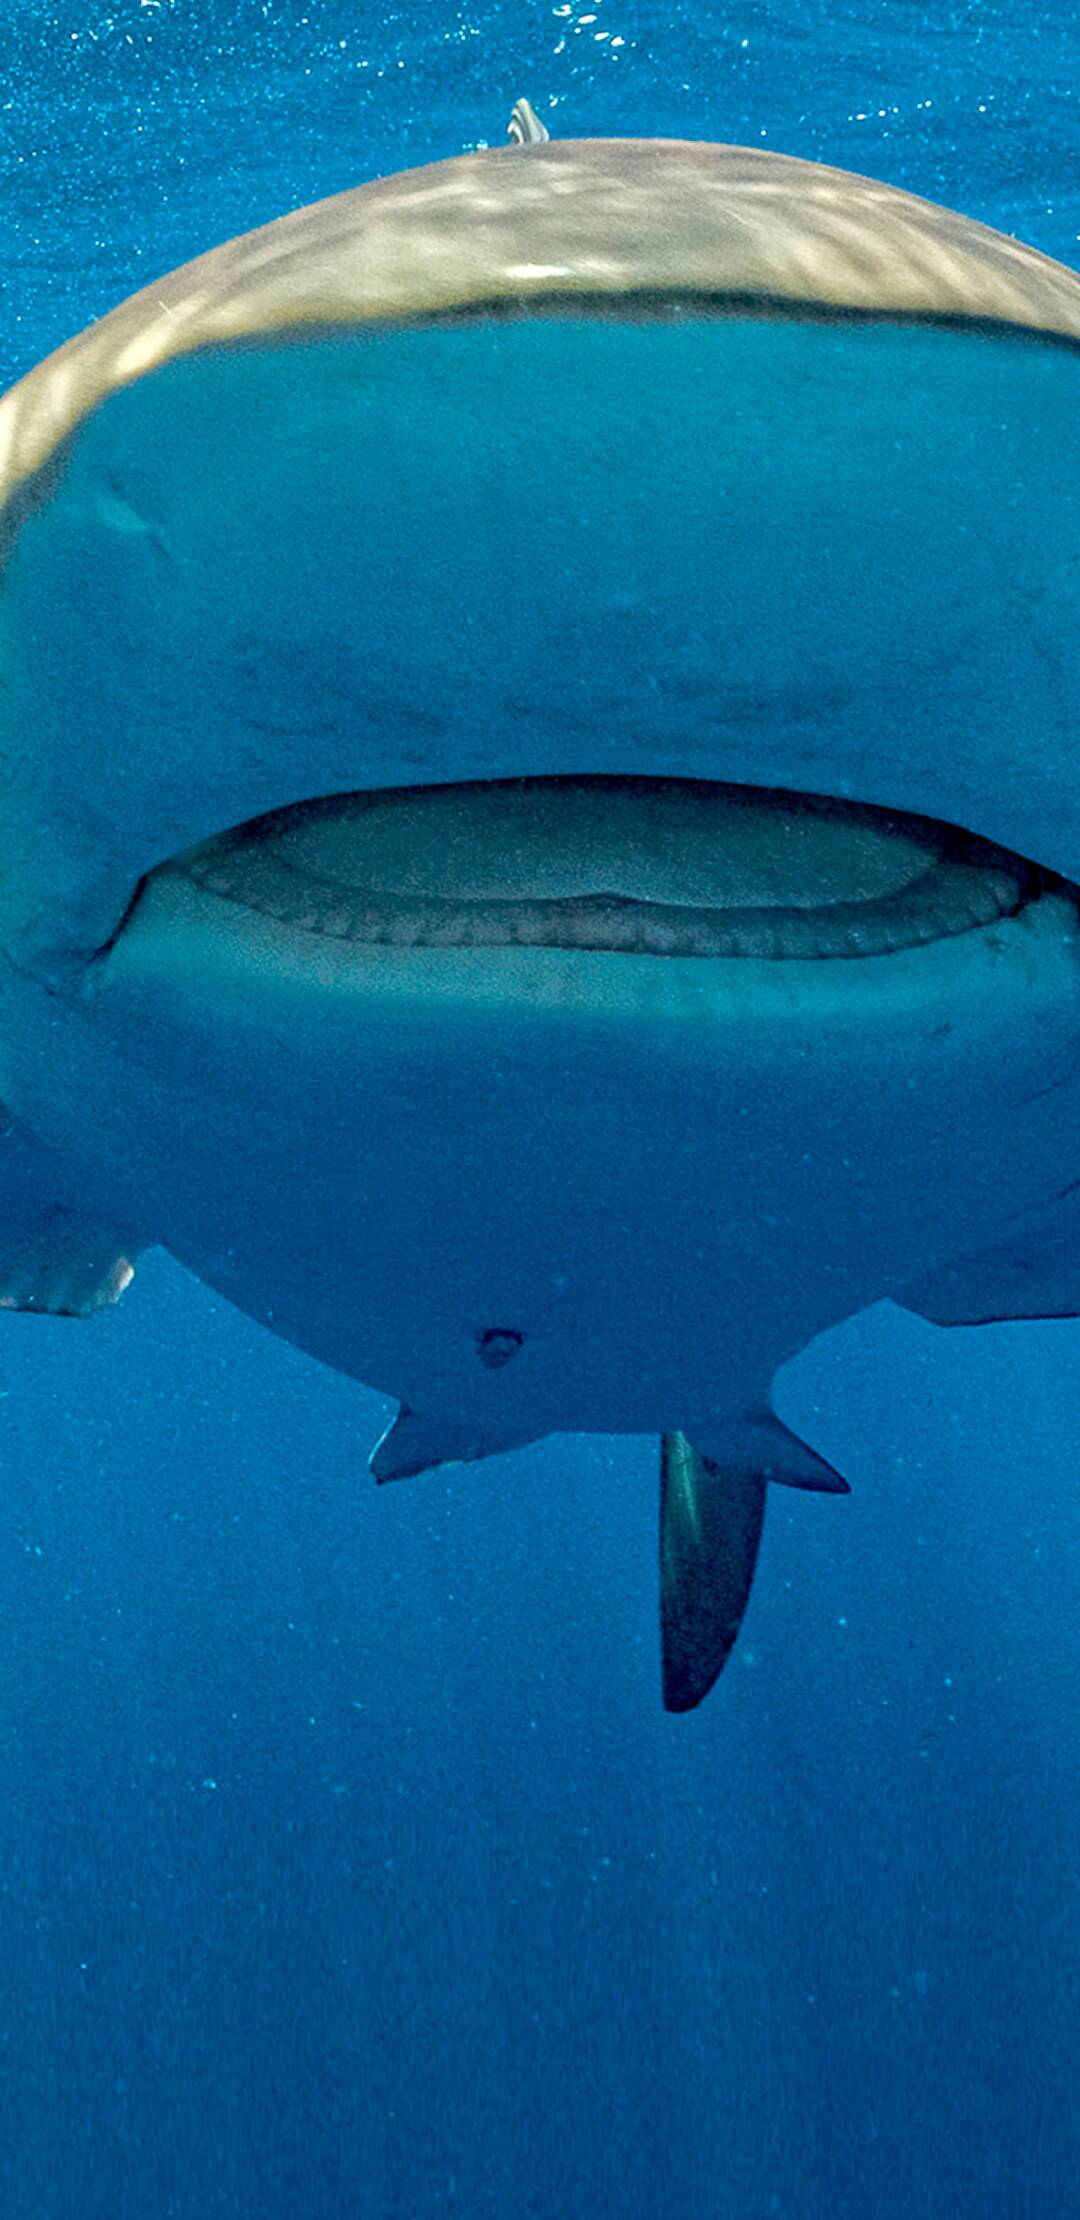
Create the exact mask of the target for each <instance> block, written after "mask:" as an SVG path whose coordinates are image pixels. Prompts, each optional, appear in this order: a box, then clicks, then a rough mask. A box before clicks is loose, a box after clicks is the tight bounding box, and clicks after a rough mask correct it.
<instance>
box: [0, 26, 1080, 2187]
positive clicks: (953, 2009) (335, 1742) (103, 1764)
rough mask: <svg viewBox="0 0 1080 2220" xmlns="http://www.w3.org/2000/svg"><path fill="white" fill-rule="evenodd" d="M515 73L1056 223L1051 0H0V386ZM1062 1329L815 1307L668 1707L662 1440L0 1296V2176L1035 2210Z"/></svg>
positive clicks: (606, 105)
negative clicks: (392, 1455) (376, 1475)
mask: <svg viewBox="0 0 1080 2220" xmlns="http://www.w3.org/2000/svg"><path fill="white" fill-rule="evenodd" d="M581 13H584V14H586V15H592V14H595V17H596V20H595V22H594V23H587V24H586V25H585V26H584V27H583V28H581V29H579V30H576V31H575V29H574V25H575V23H576V21H577V17H578V15H579V14H581ZM601 31H607V32H608V33H609V34H610V35H609V37H608V38H607V39H601V38H599V36H598V34H599V33H600V32H601ZM617 38H621V39H622V40H623V41H624V44H623V45H622V46H621V47H620V46H616V45H615V43H614V41H615V40H616V39H617ZM521 92H528V93H529V95H530V96H531V98H532V99H533V101H534V103H535V104H536V106H537V107H538V109H539V110H540V112H541V114H542V115H544V116H545V118H546V119H547V120H548V122H549V123H550V125H551V127H552V129H553V130H554V131H557V132H558V133H560V134H563V135H574V134H582V133H589V132H598V133H612V132H620V131H629V132H636V133H642V134H676V135H684V136H703V137H712V138H729V139H736V140H744V141H749V142H751V143H759V144H766V145H770V146H775V147H778V148H780V149H783V150H786V151H788V152H793V153H801V154H807V155H812V156H818V157H821V158H824V159H827V160H829V161H834V162H840V163H845V164H848V165H850V166H851V167H854V168H859V169H864V170H868V171H871V172H874V173H877V174H880V175H882V176H885V177H888V178H891V179H893V180H895V181H896V182H898V183H901V184H904V185H908V186H911V187H913V188H914V189H916V190H918V191H920V192H925V193H927V194H929V195H931V196H933V197H938V198H942V199H946V200H948V201H950V202H952V203H953V204H955V205H956V206H958V207H961V208H963V209H965V210H967V211H969V212H970V213H972V214H975V215H978V216H981V217H984V218H986V219H988V220H990V221H992V222H996V223H999V224H1001V225H1003V226H1004V227H1006V228H1010V229H1015V230H1017V231H1020V232H1022V233H1023V234H1024V235H1026V236H1027V237H1028V238H1030V239H1031V240H1033V241H1034V242H1035V243H1036V244H1038V245H1040V246H1042V247H1044V248H1046V249H1048V250H1049V251H1050V252H1052V253H1056V254H1059V255H1061V256H1062V257H1064V258H1065V259H1067V260H1072V261H1073V262H1074V263H1075V262H1076V261H1077V260H1080V245H1078V234H1080V184H1078V179H1080V123H1078V116H1080V105H1078V94H1080V27H1078V19H1077V17H1076V15H1075V12H1074V11H1073V9H1072V8H1071V7H1066V6H1065V5H1064V4H1063V0H1052V5H1051V7H1050V10H1049V16H1048V14H1047V12H1046V11H1045V9H1044V8H1043V7H1041V6H1040V7H1039V8H1036V7H1035V6H1034V5H1033V0H1024V4H1023V5H1020V6H1017V5H1015V4H1013V5H1010V6H1006V5H1004V4H1002V0H983V4H980V0H966V4H957V5H954V6H953V7H952V8H948V9H941V10H939V11H932V12H927V11H926V10H924V9H923V8H922V7H920V6H915V5H909V4H907V0H879V4H877V5H874V4H873V0H862V4H861V5H860V4H858V0H802V4H799V0H725V5H724V6H723V7H722V8H721V7H720V6H718V5H716V4H715V0H701V4H699V5H697V6H696V7H693V8H691V7H688V6H685V5H675V4H671V0H669V4H667V5H663V4H661V0H651V4H647V0H593V5H592V6H591V7H589V6H585V5H584V0H582V6H581V7H580V8H575V9H574V11H573V12H572V13H570V14H569V15H563V14H561V13H560V12H559V10H558V9H557V8H552V7H551V6H549V5H542V6H541V5H536V6H524V5H519V6H508V5H502V6H499V5H497V4H494V0H489V4H488V5H486V6H483V7H480V6H477V7H476V8H475V9H471V8H468V7H457V6H453V5H450V4H449V0H444V4H438V0H417V4H416V5H414V6H412V7H410V8H405V7H400V8H399V7H389V6H384V7H377V6H375V5H374V4H372V0H367V4H365V0H351V4H349V5H345V4H344V0H334V4H332V5H331V4H320V0H310V4H309V5H308V6H306V7H304V6H302V5H300V4H296V5H292V6H287V5H284V4H283V0H279V4H274V0H267V4H266V5H263V6H256V5H250V6H239V5H235V4H233V5H224V4H222V5H213V4H212V0H175V4H171V5H170V4H168V0H141V4H139V0H121V4H119V5H116V6H113V7H111V8H110V7H109V6H108V5H107V4H106V0H99V4H95V0H88V4H87V5H84V6H74V5H66V6H64V7H61V8H59V9H52V10H48V11H46V10H44V9H42V8H41V7H40V6H39V5H37V4H36V0H8V6H7V9H6V11H5V13H4V20H3V26H2V28H0V205H2V218H3V220H2V225H0V383H5V382H7V380H8V378H9V377H12V376H14V375H16V374H18V373H19V372H20V371H22V370H24V369H27V368H29V367H30V365H31V364H32V363H33V362H34V361H35V360H36V359H37V358H38V357H39V356H40V355H42V354H43V353H45V352H46V351H47V350H48V349H49V348H50V347H51V346H53V345H54V344H56V343H57V342H58V341H59V340H60V339H62V338H64V337H65V336H66V335H67V334H68V332H69V331H71V330H73V329H75V328H76V327H77V326H79V325H80V324H82V323H84V322H85V321H86V320H87V319H88V318H89V317H90V316H92V315H95V314H98V313H99V312H100V311H102V310H103V309H105V308H107V307H108V306H109V305H111V303H112V302H113V301H114V300H115V299H117V298H118V297H120V296H121V295H122V294H124V293H125V292H127V291H130V290H131V289H132V287H133V286H134V285H135V284H136V283H141V282H144V281H145V280H146V279H148V278H149V277H151V276H152V275H153V274H154V273H155V272H156V271H158V270H164V269H167V268H169V267H170V266H172V265H174V264H176V263H177V262H179V261H181V260H183V259H184V258H185V257H186V256H188V255H190V254H192V253H195V252H196V251H199V250H201V249H203V248H205V247H207V246H209V245H212V244H214V243H215V242H216V241H217V240H218V239H220V238H223V237H225V236H226V235H227V234H229V233H230V232H233V231H236V230H240V229H246V228H247V227H249V226H250V225H252V224H255V223H258V222H261V221H263V220H265V219H266V218H268V217H271V216H273V215H275V214H277V213H279V212H280V211H281V210H283V209H284V208H286V207H288V206H291V205H295V204H297V203H300V202H303V201H307V200H311V199H314V198H316V197H318V196H319V195H321V194H325V193H329V192H333V191H335V190H337V189H338V188H340V187H342V186H345V185H348V184H351V183H353V182H355V181H356V180H357V179H359V178H361V177H363V176H367V175H371V174H374V173H376V172H378V171H382V170H388V169H396V168H399V167H402V166H404V165H406V164H408V163H410V162H415V161H420V160H424V159H427V158H428V157H430V156H438V155H443V154H452V153H456V152H458V151H460V150H461V149H463V148H465V147H468V146H475V145H477V144H478V143H480V142H482V141H484V140H491V141H492V142H493V143H494V142H498V141H500V140H501V139H502V137H503V133H504V129H505V123H506V118H507V114H508V111H509V107H510V103H511V101H512V99H513V98H514V96H515V95H516V94H518V93H521ZM1078 1364H1080V1329H1078V1328H1076V1327H1074V1326H1072V1325H1054V1326H1048V1327H1046V1328H1044V1329H1039V1330H1035V1329H1030V1328H1029V1329H1015V1328H994V1329H987V1330H986V1331H984V1332H983V1333H982V1334H970V1333H964V1334H957V1335H952V1336H946V1335H943V1334H938V1333H935V1332H933V1331H932V1330H931V1329H930V1328H929V1327H926V1326H923V1325H921V1324H919V1323H918V1322H917V1321H913V1320H910V1319H907V1318H905V1317H904V1316H903V1315H902V1314H900V1313H898V1312H896V1311H890V1310H886V1309H883V1310H881V1311H879V1312H877V1313H874V1314H872V1315H871V1316H870V1317H868V1318H867V1319H864V1320H861V1321H859V1322H858V1323H857V1324H856V1325H854V1326H852V1327H849V1328H848V1329H845V1330H844V1331H842V1332H839V1333H838V1334H837V1335H836V1336H834V1337H833V1340H832V1344H831V1347H830V1348H829V1349H828V1350H826V1351H825V1352H820V1351H819V1352H818V1353H817V1354H816V1359H815V1361H814V1362H813V1363H808V1364H807V1365H805V1366H804V1368H803V1376H802V1378H801V1380H800V1381H797V1382H796V1384H795V1387H794V1389H793V1391H792V1392H793V1393H795V1394H796V1395H797V1400H798V1404H799V1415H800V1418H801V1420H802V1423H803V1424H804V1425H805V1427H806V1430H807V1431H808V1433H809V1434H810V1436H811V1438H812V1439H813V1440H814V1441H815V1443H816V1445H817V1446H818V1447H819V1448H821V1449H822V1450H823V1451H825V1453H827V1454H828V1455H830V1456H832V1457H833V1458H834V1459H835V1460H836V1461H837V1462H839V1463H841V1464H842V1465H843V1467H844V1469H845V1470H846V1471H847V1472H848V1474H849V1476H850V1477H851V1479H852V1481H853V1483H854V1489H855V1492H854V1495H853V1497H852V1498H851V1500H850V1501H849V1502H846V1503H836V1502H822V1501H820V1500H810V1501H806V1500H802V1499H800V1500H794V1499H792V1498H790V1497H789V1496H785V1497H783V1498H782V1499H781V1500H779V1501H777V1502H774V1503H773V1504H772V1506H771V1515H770V1520H769V1525H768V1529H767V1534H766V1544H765V1548H764V1552H763V1559H762V1566H761V1574H760V1578H759V1582H758V1588H757V1592H756V1595H755V1598H754V1602H753V1605H752V1609H751V1614H750V1617H749V1620H748V1623H747V1628H746V1632H745V1636H744V1640H743V1642H742V1644H741V1646H740V1649H739V1651H738V1653H737V1656H736V1659H735V1661H734V1663H733V1665H732V1667H731V1669H730V1671H729V1673H728V1675H727V1677H726V1679H725V1681H724V1682H723V1684H722V1685H721V1687H720V1689H719V1690H718V1691H717V1693H716V1695H715V1696H714V1697H713V1699H712V1700H711V1702H710V1703H709V1704H708V1705H707V1706H706V1707H705V1709H704V1710H703V1711H702V1712H700V1713H698V1714H696V1715H695V1716H694V1717H693V1718H691V1719H688V1720H681V1721H680V1720H672V1719H668V1718H665V1717H664V1716H663V1714H662V1713H661V1711H660V1708H659V1703H658V1696H657V1687H656V1680H657V1670H656V1656H655V1610H656V1599H655V1564H654V1558H655V1531H654V1529H655V1472H654V1467H655V1445H654V1444H651V1443H649V1444H646V1443H641V1442H613V1443H608V1442H599V1441H588V1440H584V1441H583V1440H576V1439H571V1438H566V1439H561V1440H555V1441H552V1442H549V1443H546V1444H544V1445H542V1446H541V1447H539V1448H537V1449H534V1450H531V1451H529V1452H527V1453H523V1454H521V1455H518V1456H516V1457H512V1458H509V1457H508V1458H504V1459H502V1460H500V1461H499V1462H497V1463H492V1464H491V1465H490V1467H486V1468H484V1469H483V1470H480V1471H477V1472H474V1473H470V1474H459V1475H457V1476H455V1477H451V1478H450V1479H440V1478H435V1479H434V1480H432V1479H428V1480H425V1481H422V1482H418V1483H416V1484H415V1485H414V1486H412V1487H406V1488H400V1489H392V1490H387V1491H385V1492H383V1493H378V1494H377V1493H376V1491H375V1490H374V1489H373V1488H372V1487H371V1486H370V1484H369V1483H368V1481H367V1480H366V1477H365V1473H364V1464H365V1459H366V1455H367V1452H368V1449H369V1448H370V1445H371V1443H372V1440H373V1439H374V1436H375V1434H376V1432H377V1431H378V1430H379V1427H380V1425H381V1423H382V1422H383V1420H384V1418H385V1416H386V1415H387V1406H385V1405H384V1404H383V1403H382V1402H381V1401H380V1400H379V1399H378V1398H376V1397H374V1396H366V1395H364V1394H363V1393H361V1392H360V1391H359V1390H358V1389H356V1388H355V1387H353V1386H351V1385H350V1384H349V1383H347V1382H345V1381H341V1380H337V1379H334V1378H332V1377H330V1376H328V1375H327V1374H325V1373H323V1372H321V1371H320V1370H319V1369H318V1368H317V1367H316V1366H314V1365H313V1364H311V1363H309V1362H307V1361H306V1360H305V1359H303V1358H301V1357H300V1356H298V1355H297V1354H296V1353H295V1352H294V1351H292V1350H290V1349H288V1348H285V1347H283V1346H282V1345H279V1344H277V1343H275V1342H273V1341H272V1340H270V1339H269V1338H268V1337H267V1336H265V1335H263V1334H261V1333H260V1332H258V1331H257V1330H256V1329H255V1328H254V1327H253V1326H251V1325H249V1324H248V1323H247V1322H246V1321H245V1320H243V1319H241V1318H238V1317H237V1316H235V1315H233V1314H232V1313H230V1312H229V1311H228V1310H227V1309H225V1307H224V1306H223V1305H221V1304H220V1303H219V1302H217V1301H215V1300H213V1299H212V1298H211V1297H210V1296H208V1295H207V1294H206V1293H205V1291H204V1290H202V1289H201V1288H200V1287H198V1286H197V1285H195V1284H194V1283H192V1282H190V1281H188V1280H187V1279H186V1278H185V1277H184V1276H183V1274H182V1273H181V1272H180V1271H179V1270H178V1269H177V1268H176V1267H174V1266H173V1265H171V1264H170V1263H169V1262H168V1260H166V1259H165V1258H163V1257H161V1256H158V1255H155V1256H152V1257H150V1258H148V1259H147V1260H146V1261H145V1263H144V1265H143V1267H142V1269H141V1271H140V1273H139V1276H138V1280H137V1282H136V1285H135V1286H134V1287H133V1289H132V1291H131V1293H130V1294H129V1296H128V1297H127V1298H126V1300H125V1302H124V1303H123V1304H122V1305H121V1306H120V1308H119V1310H118V1311H116V1312H115V1313H112V1314H110V1315H109V1316H108V1317H107V1318H104V1319H101V1320H99V1321H97V1322H96V1323H95V1324H93V1325H91V1326H88V1327H81V1326H76V1325H69V1324H67V1323H65V1322H62V1321H57V1322H52V1321H42V1320H37V1319H24V1318H10V1319H5V1320H4V1321H3V1322H2V1324H0V1453H2V1467H3V1483H2V1492H0V1660H2V1668H3V1672H2V1684H0V1799H2V1801H0V2213H2V2214H3V2220H75V2216H78V2220H144V2216H145V2220H158V2216H163V2220H164V2216H176V2220H180V2216H183V2220H224V2216H230V2220H237V2216H240V2215H244V2216H247V2215H251V2216H258V2220H284V2216H286V2215H288V2216H292V2215H297V2216H301V2215H303V2216H309V2220H331V2216H337V2215H339V2214H346V2213H349V2214H351V2213H354V2212H356V2213H363V2214H364V2215H371V2216H372V2220H428V2216H434V2215H437V2214H443V2213H449V2212H453V2211H457V2212H460V2213H461V2214H462V2215H464V2216H467V2220H504V2216H505V2220H511V2216H517V2215H519V2214H520V2215H530V2216H535V2220H585V2216H591V2215H593V2214H602V2215H605V2216H607V2215H610V2216H612V2220H682V2216H684V2215H690V2214H693V2215H694V2216H695V2220H698V2216H701V2220H758V2216H761V2220H765V2216H767V2215H768V2216H771V2215H782V2216H785V2220H834V2216H837V2215H853V2216H854V2215H857V2216H862V2215H867V2216H870V2215H874V2216H877V2215H888V2216H894V2215H895V2216H897V2220H908V2216H909V2215H910V2216H912V2220H916V2216H918V2220H939V2216H941V2220H944V2216H946V2215H949V2216H952V2215H955V2214H958V2213H963V2214H965V2215H966V2214H976V2215H980V2216H982V2215H988V2216H996V2215H999V2214H1000V2215H1006V2216H1008V2220H1034V2216H1042V2215H1047V2216H1050V2215H1053V2216H1055V2220H1060V2216H1062V2215H1066V2214H1069V2213H1071V2212H1074V2211H1076V2210H1078V2209H1080V2203H1078V2191H1077V2180H1078V2176H1080V1730H1078V1726H1077V1709H1078V1700H1080V1663H1078V1662H1077V1655H1076V1653H1077V1628H1078V1623H1080V1490H1078V1486H1077V1479H1078V1463H1080V1414H1078V1412H1077V1399H1076V1394H1075V1386H1074V1383H1075V1378H1076V1373H1077V1369H1078Z"/></svg>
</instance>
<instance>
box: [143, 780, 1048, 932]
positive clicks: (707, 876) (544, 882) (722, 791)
mask: <svg viewBox="0 0 1080 2220" xmlns="http://www.w3.org/2000/svg"><path fill="white" fill-rule="evenodd" d="M160 868H161V870H163V871H171V872H176V873H178V874H180V875H181V876H184V877H187V878H190V879H192V880H193V881H194V882H195V883H196V884H197V885H198V887H199V888H200V889H201V890H202V891H203V892H204V893H205V894H206V895H207V896H210V897H217V898H218V899H220V900H221V901H224V902H227V903H230V904H233V905H235V906H236V907H238V908H239V909H241V910H247V911H251V912H254V913H255V914H256V915H258V916H259V917H264V918H271V919H273V920H275V921H276V922H277V923H278V924H279V925H281V926H282V927H283V928H285V929H286V930H287V931H290V932H292V933H295V934H300V935H311V936H315V937H317V938H328V939H332V940H337V941H342V942H347V943H349V944H351V945H352V946H354V947H357V948H364V947H389V948H431V949H433V950H437V949H448V948H488V949H491V950H498V949H500V948H506V949H513V948H522V947H532V948H563V949H566V950H572V949H576V950H582V951H584V950H590V949H591V950H593V951H596V952H597V953H604V952H606V953H622V954H625V955H628V956H657V957H662V956H672V957H677V956H683V957H686V956H691V957H693V956H697V957H713V958H717V957H721V958H725V957H726V958H730V957H748V958H755V959H759V960H760V959H775V960H788V961H792V960H794V961H798V960H804V961H821V960H824V959H828V958H830V957H832V958H839V959H850V958H853V957H869V956H880V955H884V954H886V953H888V952H890V951H893V952H895V951H899V950H902V949H905V948H911V947H919V946H923V945H925V944H927V943H929V942H931V941H933V940H936V939H943V938H947V937H949V936H950V935H954V934H960V933H965V932H971V931H974V930H978V929H980V928H982V927H985V926H988V925H992V924H994V923H995V922H997V921H998V920H1000V919H1003V918H1006V917H1010V916H1013V915H1015V914H1016V912H1017V911H1018V910H1019V909H1020V908H1022V906H1023V904H1024V903H1025V901H1027V900H1028V899H1029V898H1031V896H1032V895H1033V894H1034V893H1036V892H1037V890H1038V888H1039V885H1040V884H1041V879H1040V875H1039V874H1038V873H1037V872H1035V871H1033V870H1032V868H1031V867H1030V866H1028V865H1027V864H1026V863H1024V861H1023V860H1022V859H1021V858H1019V857H1014V856H1010V855H1008V854H1006V853H1005V852H1004V851H1003V850H1000V849H995V848H991V847H989V846H988V845H987V844H986V843H985V842H981V841H976V840H973V839H971V838H970V837H969V836H966V835H963V834H960V833H957V832H956V831H954V830H953V829H952V828H950V827H947V826H942V825H934V824H931V823H929V822H928V821H927V820H925V819H919V818H912V817H906V816H901V815H898V814H897V813H889V812H885V811H879V810H871V809H866V808H865V807H859V806H856V805H854V804H851V803H844V802H836V801H829V800H827V799H825V798H824V797H821V796H806V795H795V794H787V795H783V794H775V793H770V792H767V791H764V790H757V791H754V790H748V789H745V788H735V787H723V786H717V785H715V784H713V783H710V782H707V781H692V780H675V779H652V780H650V779H617V778H609V779H581V778H577V779H574V778H571V779H519V780H509V781H496V782H489V783H486V784H480V785H475V784H474V785H469V786H436V787H421V788H415V787H414V788H404V789H396V790H390V791H382V792H375V793H371V792H368V793H360V794H351V795H339V796H336V797H333V798H330V799H328V800H326V801H322V802H316V803H308V804H300V805H299V806H298V807H296V808H294V809H291V810H284V811H277V812H275V813H274V814H273V815H272V816H270V817H268V818H264V819H262V820H259V821H257V822H256V823H254V824H251V825H245V826H241V827H239V828H238V829H237V831H236V832H234V833H231V834H227V835H225V836H224V837H222V838H219V839H216V840H213V841H209V842H206V843H203V844H202V845H201V846H200V847H198V848H197V849H195V850H193V851H190V852H189V853H188V854H187V855H185V856H181V857H178V858H177V859H176V860H175V862H173V863H171V864H167V865H163V866H161V867H160Z"/></svg>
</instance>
